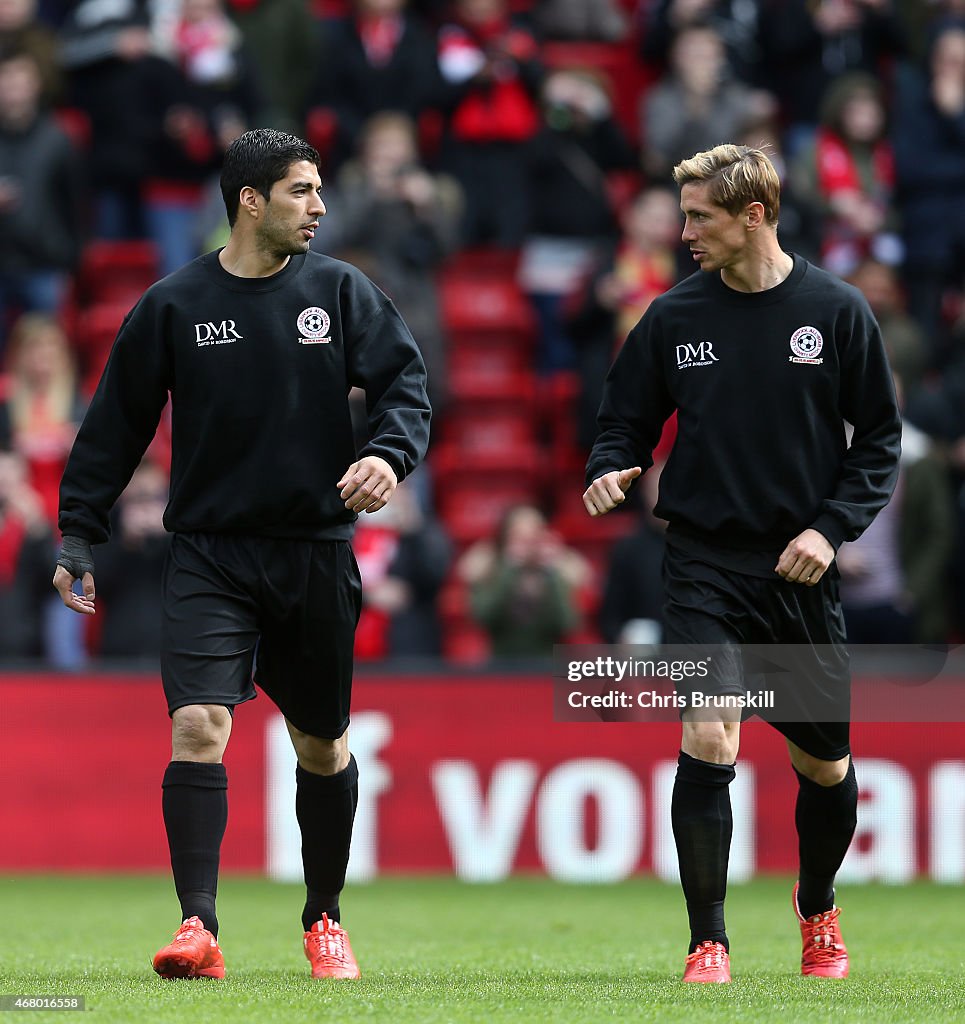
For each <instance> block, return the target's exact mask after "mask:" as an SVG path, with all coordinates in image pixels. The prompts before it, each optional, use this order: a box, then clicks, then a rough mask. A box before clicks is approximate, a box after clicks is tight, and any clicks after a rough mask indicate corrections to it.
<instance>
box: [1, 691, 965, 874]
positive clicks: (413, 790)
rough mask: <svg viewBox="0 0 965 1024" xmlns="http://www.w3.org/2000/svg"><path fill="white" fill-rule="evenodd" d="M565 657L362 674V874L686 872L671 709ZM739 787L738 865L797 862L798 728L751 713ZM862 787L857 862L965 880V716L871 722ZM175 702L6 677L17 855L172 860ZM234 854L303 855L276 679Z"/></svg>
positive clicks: (82, 865) (271, 860) (9, 786)
mask: <svg viewBox="0 0 965 1024" xmlns="http://www.w3.org/2000/svg"><path fill="white" fill-rule="evenodd" d="M552 706H553V694H552V687H551V685H550V682H549V680H548V678H541V677H535V676H472V675H456V674H454V675H439V676H418V677H414V676H397V677H386V676H377V675H371V676H362V677H360V678H358V679H357V680H356V691H355V699H354V711H353V726H352V731H351V737H352V741H351V742H352V748H353V750H354V752H355V755H356V758H357V760H358V761H359V767H360V779H361V781H360V804H359V813H358V818H357V822H356V834H355V839H354V842H353V860H352V866H351V869H350V873H351V876H352V877H354V878H356V879H361V878H371V877H374V876H377V875H380V874H387V873H403V872H404V873H412V872H441V873H456V874H458V875H460V876H461V877H464V878H467V879H474V880H479V881H483V880H495V879H498V878H501V877H504V876H505V875H507V874H509V873H511V872H518V871H526V872H530V871H536V872H546V873H548V874H550V875H553V876H554V877H557V878H563V879H569V880H573V881H611V880H617V879H619V878H623V877H626V876H627V875H629V874H632V873H635V872H653V873H655V874H657V875H660V876H662V877H666V878H671V877H673V872H674V860H675V858H674V856H673V846H672V837H671V835H670V824H669V796H670V787H671V785H672V780H673V771H674V767H675V759H676V753H677V745H678V739H679V728H678V727H677V726H676V725H675V724H673V723H659V724H658V723H651V724H634V723H585V722H584V723H559V722H554V720H553V714H552ZM741 740H742V742H741V755H740V761H739V764H738V780H737V782H736V783H735V784H734V786H733V787H732V797H733V802H734V808H735V838H734V851H733V854H732V864H731V875H732V878H733V879H734V880H739V879H742V878H748V877H751V876H752V875H753V874H755V873H757V872H775V871H782V872H784V871H793V870H794V869H795V867H796V837H795V835H794V827H793V806H794V794H795V783H794V776H793V773H792V772H791V769H790V767H789V766H788V762H787V756H786V753H785V750H784V744H783V741H782V739H781V737H780V736H779V735H778V734H777V733H776V732H774V731H773V730H771V729H770V728H769V727H767V726H766V725H763V724H761V723H759V722H756V721H754V722H750V723H748V724H747V725H745V727H744V729H743V732H742V737H741ZM852 745H853V748H854V751H855V762H856V767H857V771H858V779H859V785H860V786H861V789H862V798H861V805H860V810H859V833H858V836H857V839H856V842H855V843H854V845H853V848H852V851H851V853H850V854H849V859H848V862H847V863H846V865H845V869H844V873H845V874H846V875H847V876H848V877H849V878H850V880H851V881H864V880H883V881H891V882H901V881H905V880H908V879H910V878H913V877H915V876H918V875H924V876H931V877H934V878H938V879H940V880H943V881H948V882H962V881H965V723H945V724H928V723H910V724H901V723H882V724H856V725H854V726H853V732H852ZM169 756H170V749H169V724H168V719H167V715H166V713H165V708H164V702H163V698H162V695H161V691H160V684H159V682H158V681H157V679H156V678H155V677H153V676H117V677H112V676H51V675H38V676H28V675H7V676H3V677H0V821H2V823H3V824H2V842H0V870H3V871H7V872H10V871H49V870H67V871H70V870H85V871H87V870H107V871H144V870H155V869H156V870H166V869H167V866H168V862H167V849H166V843H165V839H164V833H163V829H162V824H161V800H160V795H161V791H160V780H161V775H162V773H163V770H164V766H165V764H166V763H167V761H168V759H169ZM225 763H226V765H227V768H228V777H229V808H230V810H229V825H228V832H227V835H226V837H225V842H224V849H223V865H224V868H225V870H227V871H257V872H262V871H265V872H270V873H271V874H273V875H274V876H276V877H281V878H286V877H292V878H294V877H297V876H298V863H299V862H298V856H297V853H298V836H297V831H295V825H294V814H293V812H292V799H293V793H294V788H293V785H294V761H293V755H292V754H291V751H290V747H289V744H288V740H287V736H286V735H285V732H284V725H283V722H282V721H281V720H280V718H279V716H278V714H277V711H276V710H275V709H274V707H273V705H272V704H271V703H270V701H268V700H267V698H265V697H264V696H261V697H259V698H258V699H257V700H256V701H254V702H252V703H250V704H247V705H244V706H242V707H241V708H239V709H238V712H237V714H236V716H235V724H234V730H233V735H232V738H231V742H230V744H229V747H228V753H227V756H226V757H225Z"/></svg>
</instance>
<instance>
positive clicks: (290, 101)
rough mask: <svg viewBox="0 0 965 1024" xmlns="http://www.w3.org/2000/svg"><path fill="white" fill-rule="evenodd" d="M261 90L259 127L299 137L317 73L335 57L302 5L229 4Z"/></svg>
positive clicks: (285, 0)
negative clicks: (319, 68) (261, 125)
mask: <svg viewBox="0 0 965 1024" xmlns="http://www.w3.org/2000/svg"><path fill="white" fill-rule="evenodd" d="M228 13H229V14H230V15H231V17H232V19H233V20H234V22H235V24H237V26H238V27H239V29H241V35H242V38H243V40H244V46H245V50H246V51H247V52H248V54H249V55H250V58H251V61H252V64H253V65H254V68H255V72H256V74H257V76H258V82H259V84H260V86H261V88H262V90H263V95H262V101H263V103H264V108H265V109H264V111H263V112H262V114H261V115H260V116H259V118H258V119H259V121H260V122H261V123H263V124H270V125H271V126H272V127H274V128H277V129H279V130H280V131H286V132H294V133H295V134H298V135H300V134H301V132H302V125H303V116H304V112H305V105H306V103H307V101H308V95H309V89H310V87H311V83H312V80H313V79H314V76H315V73H316V68H317V67H318V66H319V65H324V64H326V63H327V62H328V61H329V60H331V59H332V57H333V56H334V55H333V54H332V53H327V52H325V50H324V49H323V42H324V40H323V37H322V36H323V34H322V32H321V30H320V27H319V26H318V25H317V24H316V22H315V21H314V20H313V18H312V16H311V13H310V10H309V5H308V4H307V3H305V0H228Z"/></svg>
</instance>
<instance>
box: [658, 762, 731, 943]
mask: <svg viewBox="0 0 965 1024" xmlns="http://www.w3.org/2000/svg"><path fill="white" fill-rule="evenodd" d="M736 774H737V772H736V770H735V768H734V765H732V764H712V763H710V762H709V761H698V760H697V759H696V758H695V757H691V756H690V755H689V754H685V753H684V752H683V751H682V750H681V751H680V756H679V757H678V758H677V777H676V778H675V779H674V786H673V799H672V800H671V803H670V819H671V822H672V824H673V837H674V840H675V842H676V844H677V859H678V861H679V863H680V883H681V885H682V886H683V890H684V898H685V899H686V901H687V914H688V916H689V917H690V949H689V952H691V953H692V952H693V951H694V950H695V949H696V948H697V946H698V945H699V944H700V943H701V942H706V941H707V940H708V939H709V940H710V941H711V942H720V943H722V944H723V946H724V948H725V949H727V950H729V949H730V946H729V944H728V941H727V932H726V931H725V929H724V897H725V896H726V894H727V860H728V857H729V856H730V840H731V834H732V833H733V830H734V819H733V816H732V815H731V809H730V790H729V789H728V786H729V785H730V783H731V782H732V781H733V780H734V776H735V775H736Z"/></svg>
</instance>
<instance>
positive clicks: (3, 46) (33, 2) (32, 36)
mask: <svg viewBox="0 0 965 1024" xmlns="http://www.w3.org/2000/svg"><path fill="white" fill-rule="evenodd" d="M8 51H16V52H18V53H29V54H30V56H31V57H33V59H34V61H35V62H36V65H37V71H38V72H39V74H40V98H41V102H42V104H43V105H44V106H45V107H49V106H51V105H52V104H54V103H57V102H59V101H60V100H61V99H62V97H63V74H62V72H61V70H60V61H59V59H58V55H57V36H56V34H55V33H54V31H53V30H52V29H51V28H50V27H49V26H48V25H46V24H44V23H43V22H42V21H40V20H38V17H37V0H0V52H8Z"/></svg>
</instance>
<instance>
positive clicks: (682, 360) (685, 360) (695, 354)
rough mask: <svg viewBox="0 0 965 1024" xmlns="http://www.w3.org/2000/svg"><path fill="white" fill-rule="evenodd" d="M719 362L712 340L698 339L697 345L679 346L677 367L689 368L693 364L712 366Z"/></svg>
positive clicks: (681, 368)
mask: <svg viewBox="0 0 965 1024" xmlns="http://www.w3.org/2000/svg"><path fill="white" fill-rule="evenodd" d="M716 362H719V360H718V358H717V356H715V355H714V343H713V342H712V341H698V342H697V344H696V345H678V346H677V369H678V370H689V369H690V368H691V367H692V366H710V364H711V363H716Z"/></svg>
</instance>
